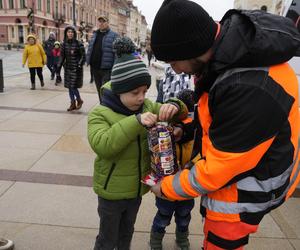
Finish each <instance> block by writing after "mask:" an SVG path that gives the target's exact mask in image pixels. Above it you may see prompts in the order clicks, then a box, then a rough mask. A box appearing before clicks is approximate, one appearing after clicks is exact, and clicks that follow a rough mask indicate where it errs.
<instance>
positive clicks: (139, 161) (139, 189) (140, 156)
mask: <svg viewBox="0 0 300 250" xmlns="http://www.w3.org/2000/svg"><path fill="white" fill-rule="evenodd" d="M137 140H138V147H139V158H138V168H139V169H138V170H139V179H138V192H137V197H139V196H140V192H141V184H142V183H141V180H142V166H141V159H142V149H141V137H140V135H138V137H137Z"/></svg>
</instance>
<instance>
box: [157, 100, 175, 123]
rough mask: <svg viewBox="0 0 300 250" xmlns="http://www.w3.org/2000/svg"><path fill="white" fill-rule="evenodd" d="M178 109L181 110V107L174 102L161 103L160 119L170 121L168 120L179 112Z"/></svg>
mask: <svg viewBox="0 0 300 250" xmlns="http://www.w3.org/2000/svg"><path fill="white" fill-rule="evenodd" d="M178 111H179V109H178V107H177V106H175V105H173V104H169V103H165V104H163V105H161V107H160V110H159V120H160V121H168V120H170V119H172V118H173V116H174V115H175V114H177V112H178Z"/></svg>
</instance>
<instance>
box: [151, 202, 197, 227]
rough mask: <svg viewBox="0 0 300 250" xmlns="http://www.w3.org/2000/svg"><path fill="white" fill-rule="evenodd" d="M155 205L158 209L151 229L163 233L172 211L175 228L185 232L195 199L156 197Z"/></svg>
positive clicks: (168, 223)
mask: <svg viewBox="0 0 300 250" xmlns="http://www.w3.org/2000/svg"><path fill="white" fill-rule="evenodd" d="M155 204H156V207H157V209H158V211H157V213H156V215H155V217H154V220H153V225H152V231H153V232H158V233H164V232H165V228H166V226H168V225H170V222H171V219H172V216H173V213H175V223H176V230H177V231H179V232H186V231H187V230H188V228H189V224H190V221H191V211H192V209H193V207H194V204H195V201H194V200H193V199H192V200H184V201H169V200H164V199H160V198H158V197H156V203H155Z"/></svg>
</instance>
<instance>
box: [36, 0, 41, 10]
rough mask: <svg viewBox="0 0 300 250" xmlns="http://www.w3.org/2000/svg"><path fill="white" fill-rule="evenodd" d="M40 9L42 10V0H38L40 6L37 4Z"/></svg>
mask: <svg viewBox="0 0 300 250" xmlns="http://www.w3.org/2000/svg"><path fill="white" fill-rule="evenodd" d="M37 8H38V10H40V11H41V10H42V0H38V6H37Z"/></svg>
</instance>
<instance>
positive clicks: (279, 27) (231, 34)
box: [211, 10, 300, 72]
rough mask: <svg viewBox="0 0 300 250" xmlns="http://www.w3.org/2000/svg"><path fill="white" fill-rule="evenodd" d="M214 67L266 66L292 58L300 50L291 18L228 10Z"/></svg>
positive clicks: (213, 62)
mask: <svg viewBox="0 0 300 250" xmlns="http://www.w3.org/2000/svg"><path fill="white" fill-rule="evenodd" d="M220 23H221V32H220V34H219V36H218V38H217V39H216V41H215V44H214V46H213V50H214V56H213V59H212V61H211V67H212V69H213V70H214V71H215V72H220V71H223V70H226V69H230V68H234V67H264V66H270V65H275V64H280V63H283V62H286V61H288V60H289V59H291V58H292V57H293V56H294V55H295V54H296V51H297V49H299V47H300V34H299V32H298V30H297V29H296V27H295V25H294V24H293V22H292V21H291V20H289V19H288V18H285V17H282V16H277V15H272V14H269V13H266V12H263V11H258V10H255V11H242V10H229V11H228V12H227V13H226V14H225V15H224V17H223V18H222V20H221V22H220Z"/></svg>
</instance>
